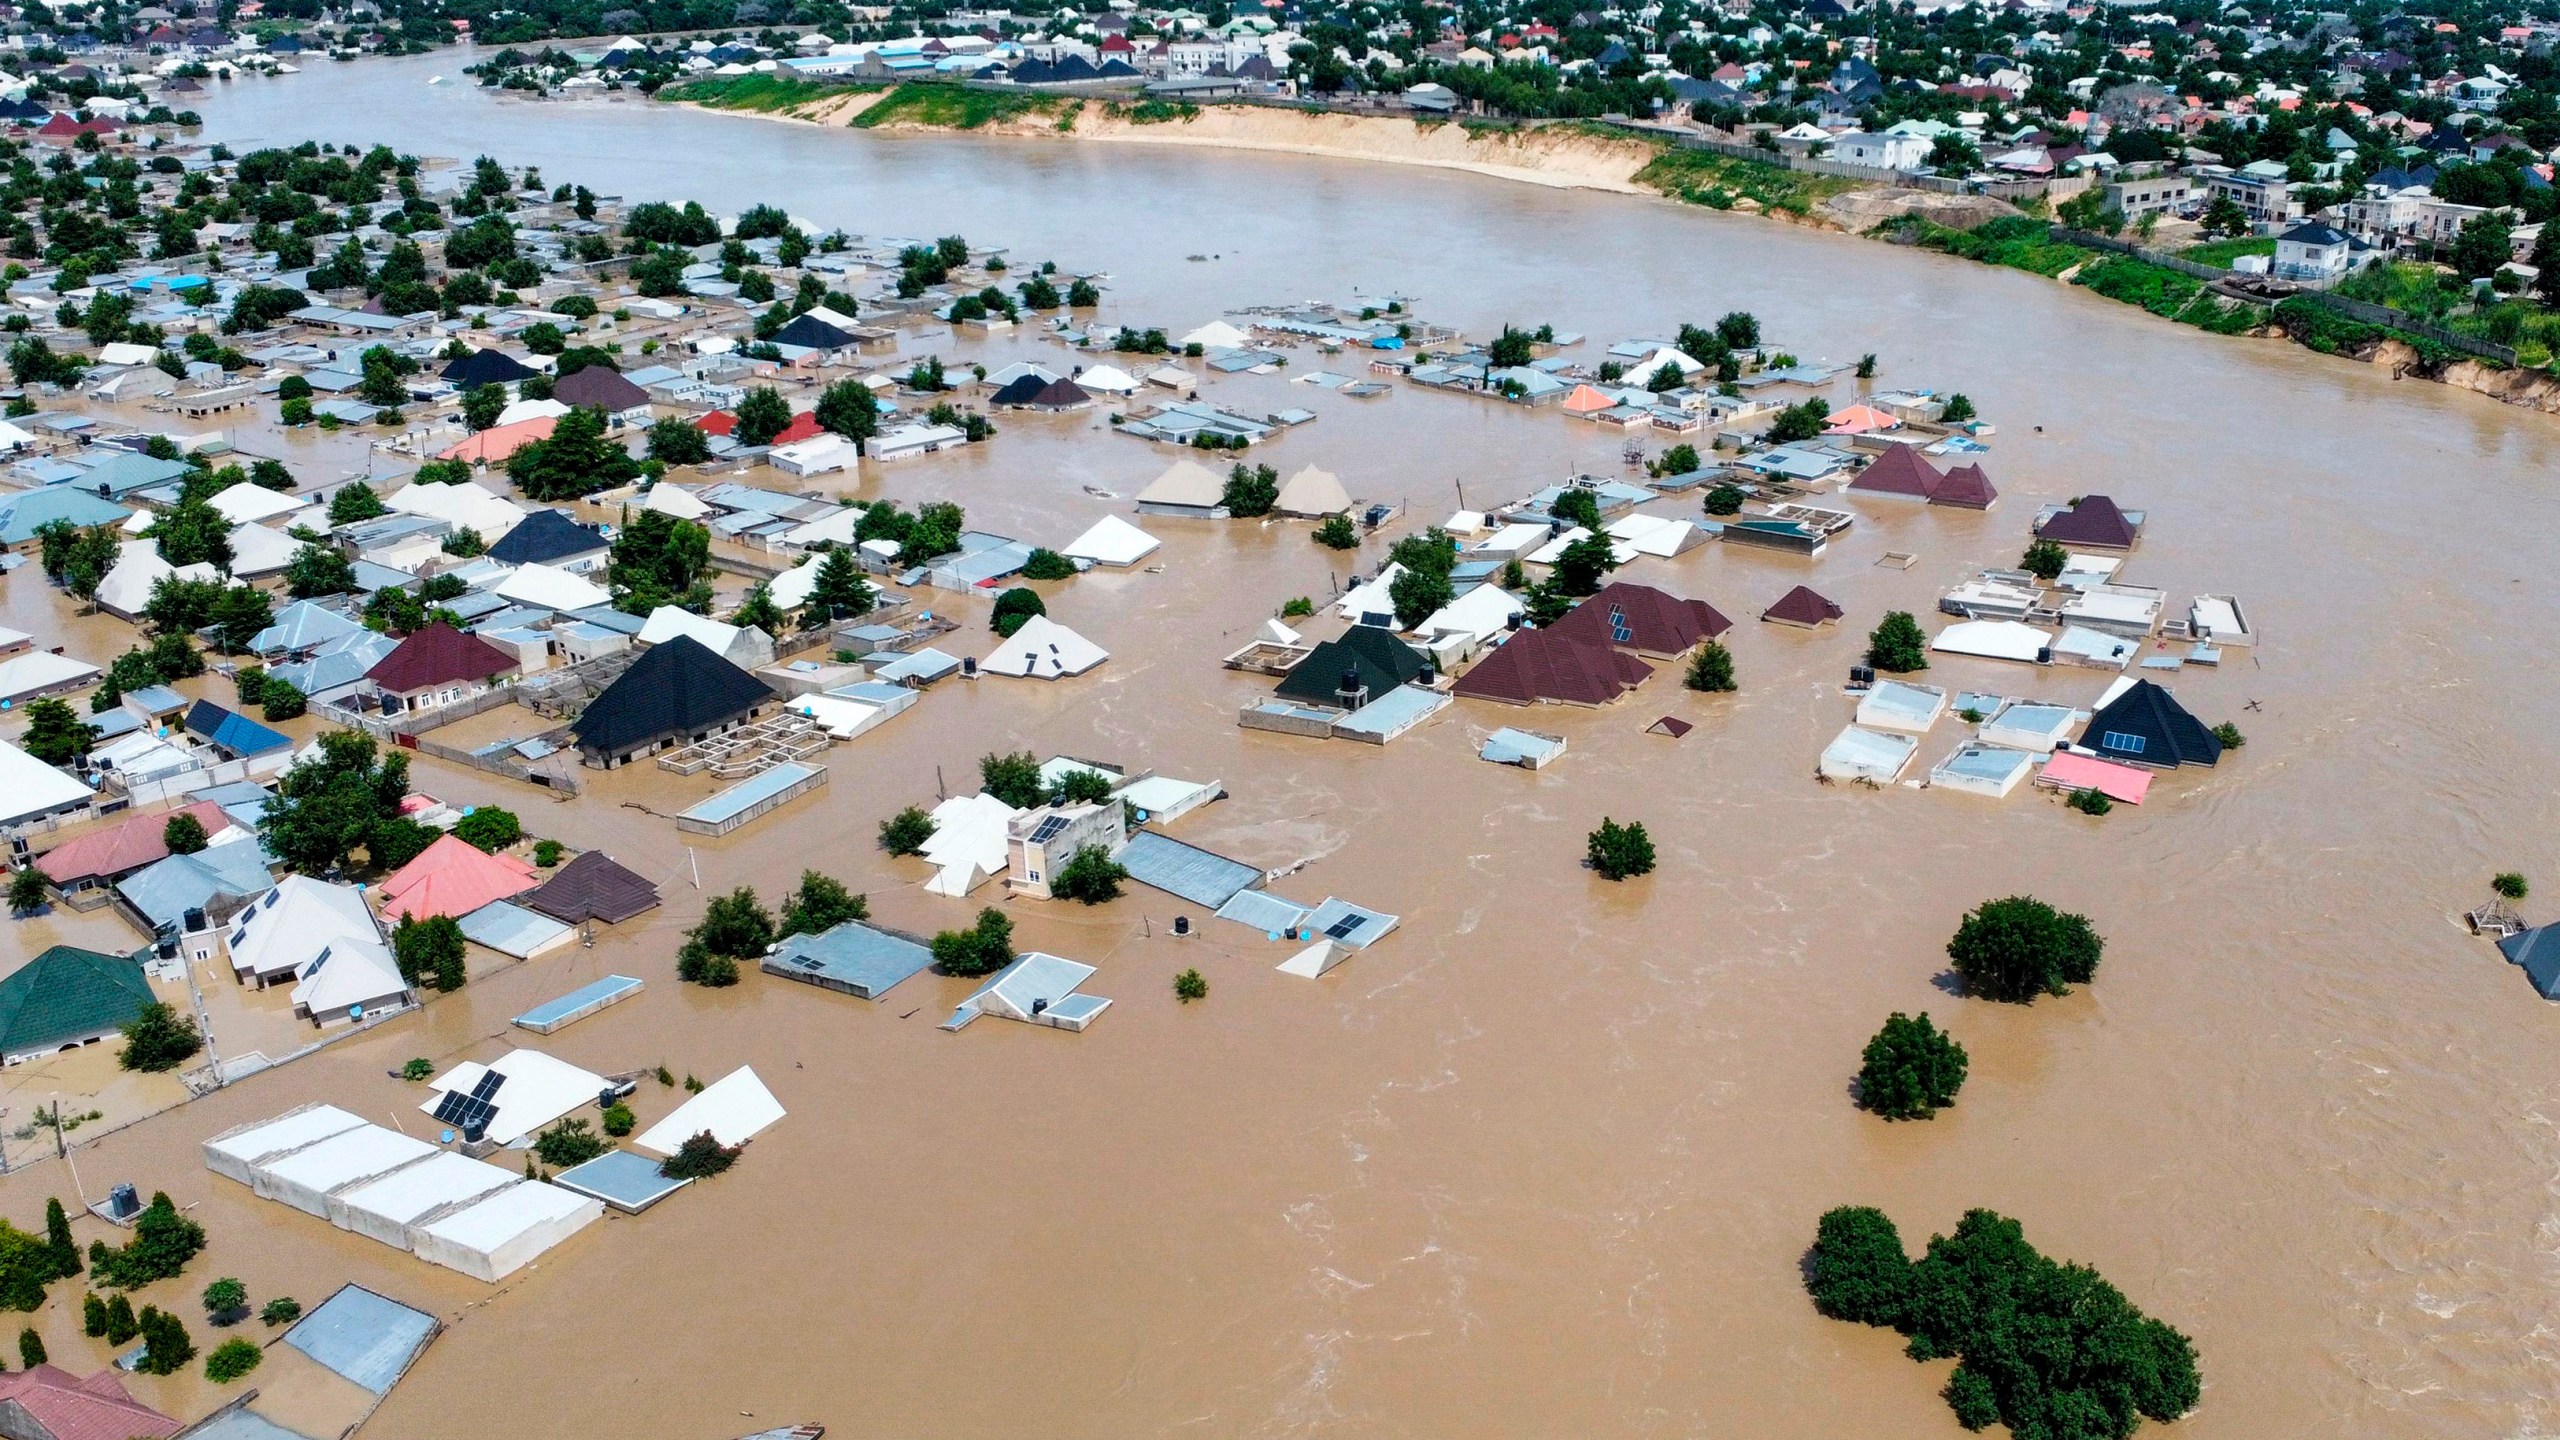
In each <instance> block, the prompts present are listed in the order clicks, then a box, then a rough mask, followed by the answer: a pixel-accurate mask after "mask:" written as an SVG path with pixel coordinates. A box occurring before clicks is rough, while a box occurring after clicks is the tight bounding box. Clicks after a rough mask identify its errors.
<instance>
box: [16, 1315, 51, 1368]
mask: <svg viewBox="0 0 2560 1440" xmlns="http://www.w3.org/2000/svg"><path fill="white" fill-rule="evenodd" d="M18 1360H19V1362H20V1363H21V1364H23V1365H25V1366H26V1368H28V1369H30V1370H33V1369H34V1368H36V1367H37V1366H39V1365H41V1364H43V1363H44V1362H45V1353H44V1337H43V1336H41V1335H39V1334H37V1333H36V1327H34V1326H33V1325H29V1326H27V1327H26V1328H24V1329H22V1330H20V1331H19V1332H18Z"/></svg>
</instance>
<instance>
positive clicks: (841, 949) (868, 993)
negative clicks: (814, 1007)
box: [762, 920, 933, 1000]
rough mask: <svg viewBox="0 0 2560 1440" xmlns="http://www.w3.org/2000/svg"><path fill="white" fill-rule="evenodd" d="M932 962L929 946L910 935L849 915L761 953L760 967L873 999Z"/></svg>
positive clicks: (768, 971) (771, 972) (784, 975)
mask: <svg viewBox="0 0 2560 1440" xmlns="http://www.w3.org/2000/svg"><path fill="white" fill-rule="evenodd" d="M932 963H933V952H932V951H931V950H929V949H927V948H925V947H924V946H922V945H919V944H917V943H916V942H915V941H913V940H909V939H907V938H906V937H905V936H903V935H893V934H890V933H889V932H888V931H886V930H877V929H874V928H872V927H871V926H869V925H865V924H863V923H861V922H860V921H858V920H854V921H847V922H845V923H844V924H842V925H838V926H837V927H835V928H834V929H832V930H828V931H824V932H822V933H820V934H816V935H794V936H792V937H791V938H790V939H788V940H785V941H783V942H782V948H781V949H779V950H776V951H775V952H774V953H772V954H771V955H768V956H766V957H765V959H764V962H763V966H762V968H763V969H764V971H765V972H766V973H767V974H771V975H780V976H783V977H785V978H787V979H792V980H805V981H807V982H809V983H810V984H812V985H823V986H825V987H827V988H828V989H830V990H842V991H844V992H846V993H847V994H850V995H858V996H860V997H861V998H863V999H865V1000H877V999H879V998H880V997H881V996H882V995H883V994H885V993H887V991H888V990H889V989H890V988H891V987H893V986H895V985H896V984H898V982H900V981H902V980H905V979H906V978H907V977H909V976H911V975H914V974H916V973H917V972H918V971H920V970H923V969H924V968H925V967H927V966H929V965H931V964H932Z"/></svg>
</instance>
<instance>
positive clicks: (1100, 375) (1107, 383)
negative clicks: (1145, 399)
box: [1076, 365, 1138, 395]
mask: <svg viewBox="0 0 2560 1440" xmlns="http://www.w3.org/2000/svg"><path fill="white" fill-rule="evenodd" d="M1076 383H1077V384H1078V385H1081V386H1083V387H1084V388H1085V389H1087V390H1091V391H1095V392H1097V393H1100V394H1105V395H1126V394H1129V393H1131V392H1132V391H1134V390H1136V389H1137V388H1138V378H1137V377H1136V376H1134V375H1132V374H1130V373H1129V372H1128V371H1126V370H1123V369H1121V368H1120V367H1119V366H1117V365H1096V366H1094V367H1093V368H1092V369H1090V370H1087V371H1085V372H1084V373H1083V374H1081V375H1078V376H1077V377H1076Z"/></svg>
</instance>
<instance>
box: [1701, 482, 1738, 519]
mask: <svg viewBox="0 0 2560 1440" xmlns="http://www.w3.org/2000/svg"><path fill="white" fill-rule="evenodd" d="M1742 500H1743V494H1742V487H1741V486H1739V485H1736V484H1733V483H1732V482H1730V481H1726V482H1721V483H1719V484H1718V485H1717V486H1716V487H1715V488H1714V489H1712V490H1710V491H1708V492H1707V498H1706V510H1707V513H1708V514H1710V515H1739V514H1741V513H1742Z"/></svg>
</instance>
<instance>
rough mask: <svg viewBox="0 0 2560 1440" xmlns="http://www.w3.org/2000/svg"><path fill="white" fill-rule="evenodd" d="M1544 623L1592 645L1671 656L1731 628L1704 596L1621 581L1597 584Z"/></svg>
mask: <svg viewBox="0 0 2560 1440" xmlns="http://www.w3.org/2000/svg"><path fill="white" fill-rule="evenodd" d="M1548 628H1549V629H1551V630H1554V631H1555V632H1557V633H1558V634H1562V635H1570V636H1574V637H1576V638H1579V639H1582V640H1587V641H1590V642H1591V643H1593V644H1597V645H1612V646H1617V647H1620V648H1623V649H1628V650H1635V651H1640V652H1642V653H1644V654H1647V655H1677V654H1680V653H1681V652H1682V651H1685V650H1688V649H1690V648H1692V647H1694V646H1695V645H1696V644H1697V643H1698V642H1699V641H1701V640H1712V639H1714V638H1715V637H1717V636H1718V635H1721V634H1723V633H1724V632H1726V631H1727V630H1730V629H1732V628H1733V622H1732V621H1730V620H1727V619H1726V618H1724V616H1722V615H1720V614H1718V613H1716V608H1715V607H1714V606H1712V605H1710V604H1708V603H1707V602H1706V601H1704V600H1691V599H1687V598H1684V597H1682V596H1678V595H1674V594H1671V593H1670V592H1668V591H1665V590H1657V589H1655V588H1653V587H1652V586H1650V585H1636V584H1631V583H1629V582H1627V581H1623V580H1621V581H1618V582H1615V583H1613V584H1610V585H1605V586H1602V587H1601V589H1600V593H1598V594H1596V595H1594V596H1592V597H1591V598H1590V599H1588V600H1585V601H1583V602H1582V603H1581V604H1579V605H1577V606H1575V607H1574V608H1573V609H1572V610H1571V611H1569V612H1567V613H1566V615H1565V617H1564V618H1563V619H1561V620H1559V621H1557V622H1556V623H1555V624H1553V625H1551V626H1549V627H1548Z"/></svg>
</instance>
